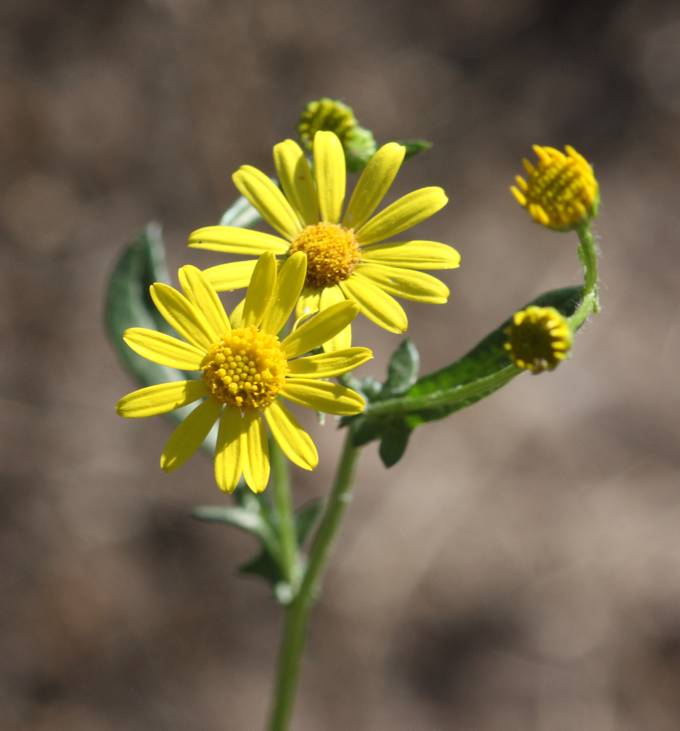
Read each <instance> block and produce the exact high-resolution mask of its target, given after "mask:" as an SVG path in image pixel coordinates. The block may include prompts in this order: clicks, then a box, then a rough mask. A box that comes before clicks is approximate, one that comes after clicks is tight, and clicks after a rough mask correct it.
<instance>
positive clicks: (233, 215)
mask: <svg viewBox="0 0 680 731" xmlns="http://www.w3.org/2000/svg"><path fill="white" fill-rule="evenodd" d="M261 220H262V217H261V216H260V214H259V213H258V212H257V210H256V209H255V208H253V206H252V205H250V203H249V202H248V201H247V200H246V199H245V198H244V197H243V196H239V197H238V198H237V199H236V200H235V201H234V202H233V203H232V204H231V206H229V208H227V210H226V211H225V212H224V213H223V214H222V218H221V219H220V226H237V227H239V228H251V226H254V225H255V224H256V223H258V222H259V221H261Z"/></svg>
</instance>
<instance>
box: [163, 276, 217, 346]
mask: <svg viewBox="0 0 680 731" xmlns="http://www.w3.org/2000/svg"><path fill="white" fill-rule="evenodd" d="M149 292H150V294H151V299H152V300H153V301H154V304H155V305H156V309H157V310H158V311H159V312H160V313H161V315H162V316H163V319H164V320H165V321H166V322H167V323H168V325H170V327H172V328H174V329H175V330H176V331H177V332H178V333H179V334H180V335H181V336H182V337H183V338H184V339H185V340H188V341H189V342H190V343H191V344H192V345H195V346H196V347H197V348H202V349H204V350H206V349H208V348H209V347H210V345H211V344H212V343H213V341H214V338H213V336H212V332H211V328H210V325H209V324H208V322H207V320H206V319H205V317H204V316H203V314H202V313H201V311H200V310H198V309H197V308H196V306H195V305H193V304H192V303H191V302H189V300H188V299H187V298H186V297H185V296H184V295H182V294H180V293H179V292H178V291H177V290H176V289H173V287H171V286H170V285H169V284H162V283H160V282H156V284H152V285H151V286H150V287H149Z"/></svg>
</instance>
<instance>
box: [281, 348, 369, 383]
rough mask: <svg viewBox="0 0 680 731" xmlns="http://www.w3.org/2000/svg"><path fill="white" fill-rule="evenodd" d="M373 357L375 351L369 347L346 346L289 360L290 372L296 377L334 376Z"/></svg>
mask: <svg viewBox="0 0 680 731" xmlns="http://www.w3.org/2000/svg"><path fill="white" fill-rule="evenodd" d="M371 358H373V352H372V351H371V350H370V349H369V348H346V349H345V350H336V351H334V352H332V353H321V354H320V355H309V356H307V357H306V358H298V359H297V360H289V361H288V372H289V373H290V374H291V376H293V377H294V378H332V377H333V376H339V375H341V374H343V373H347V371H351V370H352V369H354V368H358V367H359V366H360V365H362V364H363V363H366V361H369V360H371Z"/></svg>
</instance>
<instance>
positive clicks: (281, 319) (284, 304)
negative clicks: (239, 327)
mask: <svg viewBox="0 0 680 731" xmlns="http://www.w3.org/2000/svg"><path fill="white" fill-rule="evenodd" d="M306 273H307V256H306V255H305V254H303V253H302V252H301V251H298V252H296V253H295V254H293V256H291V257H289V258H288V259H287V260H286V261H285V262H284V264H283V266H282V267H281V268H280V269H279V273H278V275H277V277H276V288H275V291H274V296H273V298H272V300H271V301H270V303H269V307H268V309H267V311H266V313H265V315H264V317H263V318H262V329H263V330H264V331H265V332H269V333H273V334H274V335H277V334H278V332H279V330H281V328H282V327H283V326H284V325H285V324H286V321H287V320H288V318H289V317H290V313H291V312H292V311H293V308H294V307H295V303H296V302H297V301H298V298H299V296H300V292H301V291H302V287H303V286H304V283H305V275H306Z"/></svg>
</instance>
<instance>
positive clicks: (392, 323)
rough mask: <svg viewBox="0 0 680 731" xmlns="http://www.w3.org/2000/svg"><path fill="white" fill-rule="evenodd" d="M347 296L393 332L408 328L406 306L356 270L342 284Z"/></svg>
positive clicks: (362, 310) (369, 316) (377, 323)
mask: <svg viewBox="0 0 680 731" xmlns="http://www.w3.org/2000/svg"><path fill="white" fill-rule="evenodd" d="M340 286H341V287H342V290H343V292H344V293H345V294H346V295H347V297H349V298H351V299H352V300H354V301H355V302H356V303H357V305H359V308H360V310H361V312H362V314H364V315H365V316H366V317H368V319H369V320H372V321H373V322H374V323H375V324H376V325H379V326H380V327H382V328H384V329H385V330H389V331H390V332H393V333H403V332H405V331H406V329H407V328H408V318H407V317H406V313H405V312H404V308H403V307H402V306H401V305H400V304H399V303H398V302H397V301H396V300H395V299H394V298H393V297H390V295H389V294H387V292H383V291H382V289H380V287H378V286H377V285H375V284H373V282H370V281H369V280H368V279H365V278H364V277H362V276H361V275H360V274H357V273H356V272H355V273H354V274H353V275H352V276H351V277H350V278H349V279H347V280H345V281H344V282H342V283H341V284H340Z"/></svg>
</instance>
